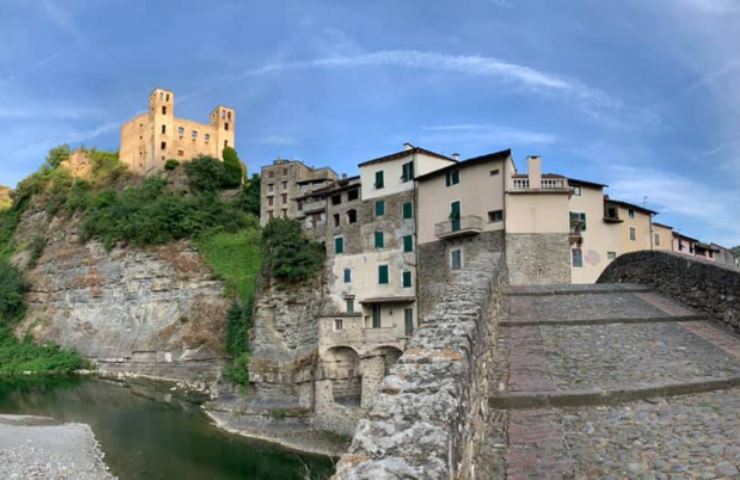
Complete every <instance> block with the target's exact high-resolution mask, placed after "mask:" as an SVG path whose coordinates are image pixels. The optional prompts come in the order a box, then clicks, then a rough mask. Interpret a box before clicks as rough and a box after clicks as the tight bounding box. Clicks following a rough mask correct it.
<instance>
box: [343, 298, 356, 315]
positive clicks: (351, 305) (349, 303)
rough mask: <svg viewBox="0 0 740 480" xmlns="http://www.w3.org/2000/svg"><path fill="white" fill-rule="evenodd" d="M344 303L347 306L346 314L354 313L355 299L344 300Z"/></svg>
mask: <svg viewBox="0 0 740 480" xmlns="http://www.w3.org/2000/svg"><path fill="white" fill-rule="evenodd" d="M344 301H345V303H346V305H347V313H355V299H354V298H345V299H344Z"/></svg>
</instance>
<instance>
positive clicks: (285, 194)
mask: <svg viewBox="0 0 740 480" xmlns="http://www.w3.org/2000/svg"><path fill="white" fill-rule="evenodd" d="M280 197H281V199H282V201H283V203H288V194H287V193H283V194H282V195H280Z"/></svg>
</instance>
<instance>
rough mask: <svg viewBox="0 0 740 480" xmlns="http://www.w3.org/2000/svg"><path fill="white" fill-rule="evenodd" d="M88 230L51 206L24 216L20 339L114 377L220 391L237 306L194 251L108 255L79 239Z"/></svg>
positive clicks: (173, 247) (183, 244)
mask: <svg viewBox="0 0 740 480" xmlns="http://www.w3.org/2000/svg"><path fill="white" fill-rule="evenodd" d="M79 223H80V222H79V220H78V219H76V218H63V217H51V216H49V214H48V213H47V211H46V210H44V209H43V208H33V207H31V208H29V209H27V210H26V212H25V213H24V214H23V217H22V220H21V222H20V224H19V226H18V228H17V230H16V233H15V243H16V244H17V245H19V246H21V248H20V252H19V253H18V254H16V255H15V257H14V258H13V260H12V261H13V263H14V264H16V265H17V266H19V267H20V268H22V269H24V270H25V277H26V280H27V281H28V283H29V292H28V294H27V303H28V313H27V315H26V317H25V319H24V321H23V322H22V324H21V325H20V326H19V327H18V328H17V333H18V334H19V335H25V334H26V333H31V334H32V335H33V336H34V337H35V338H36V339H37V340H39V341H53V342H54V343H57V344H60V345H62V346H64V347H73V348H75V349H77V350H78V351H79V352H80V353H81V354H83V355H85V356H86V357H88V358H90V359H92V360H93V361H94V362H95V363H96V364H97V366H98V369H99V370H100V371H101V372H104V373H115V374H135V375H143V376H149V377H154V378H161V379H168V380H174V381H179V382H185V383H188V384H189V385H191V386H197V387H200V388H208V387H212V386H213V384H214V383H215V381H216V380H217V378H218V376H219V372H220V367H221V365H222V363H223V360H224V357H225V354H224V336H225V334H224V329H225V319H226V310H227V307H228V305H227V301H226V300H225V298H224V295H223V293H224V286H223V285H222V284H221V282H219V281H217V280H216V279H214V277H213V275H212V273H211V272H210V270H209V269H208V268H207V267H206V266H205V265H204V263H203V262H202V261H201V259H200V257H199V255H198V253H197V252H196V251H195V250H194V248H193V247H192V246H191V245H190V243H188V242H187V241H180V242H177V243H173V244H170V245H166V246H159V247H147V248H132V247H126V248H122V247H117V248H114V249H113V250H112V251H110V252H106V251H105V249H103V248H102V246H101V244H100V243H98V242H96V241H90V242H87V243H82V242H81V241H80V240H79V235H78V232H79ZM36 238H43V239H45V247H44V248H43V253H41V252H40V251H39V248H38V242H36V241H33V240H32V239H36ZM34 244H36V247H34ZM24 245H25V248H24ZM34 249H35V250H36V251H35V255H34ZM39 254H40V256H39ZM34 256H36V257H38V258H34Z"/></svg>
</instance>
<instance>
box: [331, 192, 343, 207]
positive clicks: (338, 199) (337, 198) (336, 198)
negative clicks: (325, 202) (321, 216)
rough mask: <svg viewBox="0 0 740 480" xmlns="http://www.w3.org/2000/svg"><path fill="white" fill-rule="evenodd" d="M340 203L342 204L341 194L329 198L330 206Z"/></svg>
mask: <svg viewBox="0 0 740 480" xmlns="http://www.w3.org/2000/svg"><path fill="white" fill-rule="evenodd" d="M340 203H342V195H341V194H337V195H332V197H331V204H332V205H339V204H340Z"/></svg>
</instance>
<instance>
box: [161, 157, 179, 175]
mask: <svg viewBox="0 0 740 480" xmlns="http://www.w3.org/2000/svg"><path fill="white" fill-rule="evenodd" d="M179 166H180V162H178V161H177V160H175V159H174V158H170V159H168V160H167V161H166V162H164V169H165V170H167V171H168V172H171V171H173V170H175V169H176V168H177V167H179Z"/></svg>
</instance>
